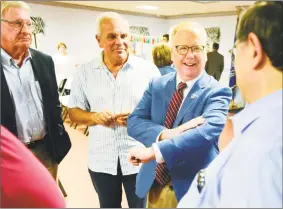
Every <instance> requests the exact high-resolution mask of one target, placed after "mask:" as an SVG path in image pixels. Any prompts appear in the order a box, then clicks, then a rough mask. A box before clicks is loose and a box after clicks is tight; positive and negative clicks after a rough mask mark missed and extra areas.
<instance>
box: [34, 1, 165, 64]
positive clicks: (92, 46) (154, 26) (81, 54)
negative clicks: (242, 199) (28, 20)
mask: <svg viewBox="0 0 283 209" xmlns="http://www.w3.org/2000/svg"><path fill="white" fill-rule="evenodd" d="M30 6H31V16H39V17H41V18H42V19H43V20H44V22H45V24H46V27H45V34H44V35H42V34H39V35H38V36H37V39H38V49H39V50H41V51H43V52H45V53H47V54H50V55H53V54H55V53H56V52H57V49H56V46H57V44H58V43H59V42H64V43H66V45H67V47H68V52H69V54H71V55H76V57H77V59H78V62H84V61H88V60H90V59H91V58H93V57H95V56H97V54H98V53H99V51H100V49H99V47H98V44H97V42H96V40H95V33H96V22H95V21H96V17H97V16H98V15H99V14H100V12H99V11H90V10H84V9H73V8H63V7H57V6H45V5H44V6H43V5H38V4H30ZM122 16H123V17H125V18H126V19H127V20H128V22H129V24H130V26H145V27H148V29H149V32H150V35H152V36H158V35H160V34H163V33H165V32H166V31H167V27H168V26H167V22H166V21H164V20H163V19H159V18H153V17H142V16H133V15H122Z"/></svg>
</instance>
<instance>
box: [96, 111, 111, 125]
mask: <svg viewBox="0 0 283 209" xmlns="http://www.w3.org/2000/svg"><path fill="white" fill-rule="evenodd" d="M92 120H93V121H94V123H95V124H97V125H103V126H106V127H110V126H111V125H112V124H114V123H115V116H114V115H113V114H112V113H110V112H108V111H104V112H95V113H93V115H92Z"/></svg>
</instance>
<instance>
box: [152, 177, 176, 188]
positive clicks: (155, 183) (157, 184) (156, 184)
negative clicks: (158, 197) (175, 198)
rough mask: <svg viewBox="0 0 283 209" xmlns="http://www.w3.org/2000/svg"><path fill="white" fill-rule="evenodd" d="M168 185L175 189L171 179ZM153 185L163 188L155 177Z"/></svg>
mask: <svg viewBox="0 0 283 209" xmlns="http://www.w3.org/2000/svg"><path fill="white" fill-rule="evenodd" d="M168 186H169V188H170V190H173V185H172V181H170V182H169V183H168ZM152 187H158V188H162V186H161V185H160V184H159V183H157V181H156V180H155V179H154V181H153V184H152Z"/></svg>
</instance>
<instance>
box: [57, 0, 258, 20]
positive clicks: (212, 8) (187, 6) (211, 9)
mask: <svg viewBox="0 0 283 209" xmlns="http://www.w3.org/2000/svg"><path fill="white" fill-rule="evenodd" d="M55 2H60V4H61V5H62V4H63V3H64V4H69V5H73V6H74V5H80V6H87V7H89V8H92V7H94V8H95V7H96V8H103V9H109V10H115V11H118V10H122V11H125V12H135V13H143V14H149V15H156V16H163V17H169V18H170V17H173V16H181V15H194V14H209V13H225V12H226V13H227V12H236V10H237V9H236V7H238V6H247V5H250V4H252V3H253V2H254V1H212V2H210V1H200V2H198V1H55ZM55 2H54V3H55ZM141 5H149V6H157V7H159V9H157V10H144V9H138V8H136V6H141ZM66 6H67V5H66Z"/></svg>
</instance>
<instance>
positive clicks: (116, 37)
mask: <svg viewBox="0 0 283 209" xmlns="http://www.w3.org/2000/svg"><path fill="white" fill-rule="evenodd" d="M97 24H98V30H97V35H96V39H97V41H98V44H99V46H100V48H102V49H103V51H102V53H101V56H100V57H99V58H98V59H95V60H93V61H91V62H89V63H86V64H84V65H81V66H80V67H79V68H80V69H78V70H77V74H76V76H75V77H74V80H73V84H72V88H71V95H70V101H69V107H70V118H71V120H72V121H74V122H76V123H80V124H85V125H87V126H89V149H88V152H89V154H88V168H89V173H90V176H91V179H92V182H93V185H94V188H95V190H96V192H97V193H98V196H99V201H100V207H102V208H105V207H106V208H118V207H121V199H122V184H123V186H124V189H125V192H126V196H127V200H128V205H129V207H130V208H135V207H137V208H142V207H143V206H144V202H143V199H140V198H138V197H137V196H136V194H135V184H136V174H137V173H138V171H139V167H135V166H133V165H131V164H130V163H129V162H128V161H127V154H128V151H129V149H131V148H132V147H136V146H143V145H142V144H141V143H139V142H137V141H136V140H135V139H133V138H131V137H129V136H128V134H127V127H126V126H127V118H128V115H129V114H130V113H131V112H132V111H133V109H134V108H135V106H136V105H137V104H138V102H139V100H140V99H141V97H142V95H143V92H144V90H145V89H146V87H147V85H148V83H149V81H150V80H151V79H152V78H153V77H154V76H160V73H159V71H158V69H157V67H156V66H155V65H154V64H153V63H151V62H149V61H146V60H144V59H141V58H138V57H135V56H133V55H130V54H129V52H128V41H129V39H128V35H129V25H128V23H127V21H126V20H124V19H122V18H121V17H120V16H119V15H118V14H117V13H113V12H105V13H102V14H101V15H100V16H99V17H98V21H97Z"/></svg>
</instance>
